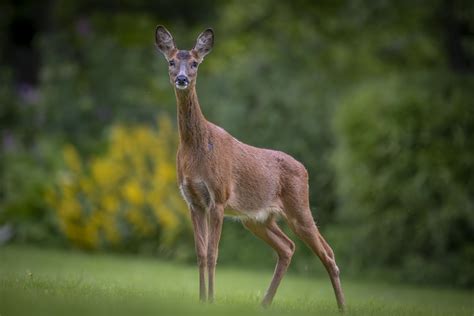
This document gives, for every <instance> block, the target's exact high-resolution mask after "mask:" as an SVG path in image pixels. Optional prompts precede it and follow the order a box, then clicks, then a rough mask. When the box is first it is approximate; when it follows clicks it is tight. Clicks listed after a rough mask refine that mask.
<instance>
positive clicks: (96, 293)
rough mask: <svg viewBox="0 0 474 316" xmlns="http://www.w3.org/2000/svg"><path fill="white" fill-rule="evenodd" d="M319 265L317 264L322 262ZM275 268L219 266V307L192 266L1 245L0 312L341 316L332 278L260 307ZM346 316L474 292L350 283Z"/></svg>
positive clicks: (440, 311) (430, 308) (448, 308)
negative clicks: (203, 292) (203, 300)
mask: <svg viewBox="0 0 474 316" xmlns="http://www.w3.org/2000/svg"><path fill="white" fill-rule="evenodd" d="M315 264H316V263H315ZM271 273H272V271H270V270H269V271H265V272H256V271H251V270H248V269H235V268H227V267H218V269H217V281H216V282H217V284H216V290H217V297H216V303H215V304H213V305H207V304H200V303H198V302H197V294H198V293H197V288H198V286H197V271H196V268H195V267H193V266H186V265H180V264H175V263H169V262H162V261H159V260H154V259H151V258H142V257H131V256H125V257H124V256H115V255H102V254H101V255H90V254H84V253H81V252H74V251H60V250H49V249H48V250H42V249H37V248H31V247H20V246H8V247H3V248H0V315H1V316H10V315H38V314H40V315H41V314H44V315H55V314H58V315H72V314H78V315H86V314H89V315H90V314H97V315H112V314H114V315H118V314H127V315H148V314H149V315H206V316H212V315H246V316H251V315H271V316H275V315H338V312H337V308H336V303H335V299H334V296H333V293H332V289H331V287H330V283H329V280H328V279H327V278H314V277H302V276H295V275H291V274H290V275H287V276H286V278H285V279H284V280H283V282H282V284H281V286H280V289H279V291H278V293H277V296H276V298H275V301H274V305H273V306H272V307H271V308H269V309H266V310H264V309H262V308H260V307H259V301H260V299H261V297H262V295H263V292H264V290H265V288H266V286H267V285H268V282H269V280H270V278H271ZM343 287H344V290H345V294H346V300H347V303H348V313H347V315H469V316H472V315H473V314H474V305H473V298H474V297H473V292H467V291H459V290H452V289H439V288H438V289H431V288H421V287H414V286H403V285H391V284H387V283H374V282H361V281H354V280H346V279H344V278H343Z"/></svg>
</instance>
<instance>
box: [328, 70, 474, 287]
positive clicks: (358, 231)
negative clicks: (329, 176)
mask: <svg viewBox="0 0 474 316" xmlns="http://www.w3.org/2000/svg"><path fill="white" fill-rule="evenodd" d="M441 78H442V79H441ZM473 83H474V80H473V78H472V77H467V76H465V77H462V78H452V77H449V76H447V75H446V74H439V73H431V74H429V75H427V76H421V75H417V76H405V77H395V78H392V79H387V80H380V81H378V82H376V83H374V82H371V83H370V84H367V85H365V86H362V87H361V88H359V89H357V90H356V92H355V93H354V94H353V95H352V96H351V97H350V98H348V100H347V102H345V105H344V106H342V107H341V108H340V109H339V110H338V111H337V113H336V116H335V127H336V137H337V141H338V142H337V148H336V151H335V154H334V159H335V166H336V171H337V180H338V193H339V197H340V203H341V208H340V211H339V217H340V219H341V223H342V224H344V225H345V227H346V229H347V230H349V231H350V234H351V236H352V238H351V239H350V240H346V243H345V245H346V247H347V248H346V255H347V256H348V257H350V258H353V261H356V262H357V263H358V264H359V266H364V267H366V268H371V267H372V268H373V267H395V268H397V269H401V271H402V273H403V274H402V278H403V279H411V280H416V281H419V280H427V281H439V282H445V283H451V284H456V285H464V286H469V285H470V286H472V285H474V273H473V270H472V262H474V245H473V244H472V232H473V231H474V198H473V197H474V138H473V137H472V135H474V111H473V104H472V100H473V99H474V92H473V90H472V84H473ZM469 236H471V237H469Z"/></svg>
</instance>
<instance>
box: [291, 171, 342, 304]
mask: <svg viewBox="0 0 474 316" xmlns="http://www.w3.org/2000/svg"><path fill="white" fill-rule="evenodd" d="M303 180H304V181H303ZM289 181H292V182H290V183H288V184H287V186H286V191H285V193H286V194H285V195H284V197H283V204H284V210H285V215H286V219H287V221H288V225H289V226H290V228H291V230H292V231H293V232H294V233H295V234H296V235H297V236H298V237H299V238H300V239H301V240H302V241H303V242H304V243H305V244H306V245H307V246H308V247H309V248H310V249H311V250H312V251H313V252H314V253H315V254H316V255H317V256H318V257H319V259H320V260H321V262H322V263H323V265H324V267H325V268H326V271H327V272H328V274H329V278H330V280H331V283H332V287H333V289H334V294H335V296H336V301H337V305H338V307H339V309H340V310H341V311H343V310H344V309H345V300H344V293H343V291H342V287H341V280H340V278H339V268H338V266H337V265H336V260H335V257H334V252H333V250H332V249H331V247H330V246H329V244H328V243H327V242H326V240H324V238H323V236H322V235H321V233H320V232H319V230H318V228H317V226H316V224H315V222H314V219H313V215H312V214H311V210H310V208H309V199H308V184H307V178H306V179H304V178H302V177H301V178H293V179H289Z"/></svg>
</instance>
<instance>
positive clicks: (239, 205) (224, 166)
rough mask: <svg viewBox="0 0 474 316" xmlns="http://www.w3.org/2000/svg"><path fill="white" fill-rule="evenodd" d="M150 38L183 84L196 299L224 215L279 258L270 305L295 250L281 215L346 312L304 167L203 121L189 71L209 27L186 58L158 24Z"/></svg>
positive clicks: (183, 150) (182, 131)
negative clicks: (311, 253)
mask: <svg viewBox="0 0 474 316" xmlns="http://www.w3.org/2000/svg"><path fill="white" fill-rule="evenodd" d="M156 39H157V46H158V48H159V49H160V50H161V51H162V52H163V54H164V55H165V57H166V58H167V60H168V61H171V63H170V68H169V75H170V80H171V83H172V84H173V85H175V83H176V77H177V76H178V75H180V74H181V75H185V76H186V78H187V79H188V81H189V84H188V85H187V86H186V87H185V88H179V87H178V83H176V87H175V94H176V100H177V112H178V126H179V139H180V144H179V149H178V153H177V170H178V182H179V186H180V189H181V192H182V194H183V197H184V198H185V200H186V202H187V203H188V206H189V209H190V213H191V218H192V222H193V227H194V235H195V246H196V253H197V259H198V266H199V280H200V282H199V284H200V298H201V300H206V298H207V299H208V300H209V301H212V300H213V299H214V273H215V266H216V261H217V256H218V245H219V240H220V235H221V230H222V222H223V217H224V213H226V214H230V215H234V216H239V217H240V218H241V219H242V221H243V224H244V226H245V227H246V228H247V229H248V230H250V231H251V232H252V233H253V234H254V235H256V236H257V237H259V238H261V239H262V240H263V241H265V242H266V243H267V244H268V245H269V246H271V247H272V248H273V249H274V250H275V251H276V253H277V254H278V261H277V266H276V268H275V272H274V275H273V278H272V282H271V283H270V286H269V288H268V290H267V292H266V295H265V297H264V299H263V302H262V303H263V304H264V305H268V304H270V303H271V302H272V300H273V297H274V295H275V293H276V291H277V288H278V285H279V283H280V281H281V279H282V278H283V275H284V274H285V272H286V270H287V268H288V265H289V264H290V261H291V257H292V255H293V253H294V250H295V245H294V243H293V242H292V241H291V240H290V239H289V238H288V237H287V236H286V235H285V234H284V233H283V231H282V230H281V229H280V228H279V227H278V225H277V222H276V220H277V218H278V217H280V216H281V217H283V218H285V219H286V221H287V222H288V225H289V226H290V228H291V229H292V230H293V231H294V232H295V234H296V235H297V236H298V237H300V238H301V239H302V240H303V241H304V242H305V243H306V244H307V245H308V246H309V247H310V248H311V249H312V250H313V251H314V252H315V254H316V255H318V257H319V258H320V259H321V261H322V263H323V264H324V266H325V268H326V269H327V271H328V273H329V277H330V279H331V282H332V285H333V288H334V291H335V295H336V299H337V303H338V306H339V308H340V309H341V310H342V309H344V295H343V292H342V288H341V284H340V279H339V269H338V267H337V265H336V262H335V260H334V254H333V251H332V249H331V248H330V247H329V245H328V244H327V242H326V241H325V240H324V239H323V237H322V236H321V234H320V233H319V231H318V229H317V227H316V225H315V223H314V220H313V217H312V214H311V211H310V207H309V200H308V174H307V171H306V169H305V168H304V166H303V165H302V164H301V163H300V162H298V161H296V160H295V159H294V158H292V157H291V156H289V155H287V154H285V153H283V152H280V151H275V150H269V149H261V148H256V147H253V146H250V145H247V144H244V143H242V142H240V141H238V140H237V139H235V138H234V137H232V136H231V135H230V134H228V133H227V132H226V131H225V130H223V129H222V128H220V127H218V126H216V125H214V124H213V123H211V122H209V121H207V120H206V119H205V117H204V116H203V114H202V112H201V109H200V106H199V102H198V98H197V95H196V88H195V84H196V76H197V67H195V66H196V63H200V62H202V60H203V58H204V56H205V55H206V54H207V53H209V52H210V50H211V48H212V45H213V42H214V34H213V32H212V30H210V29H208V30H206V31H204V32H203V33H202V34H201V35H200V36H199V37H198V40H197V42H196V46H195V47H194V48H193V49H192V50H191V51H189V53H188V54H185V53H184V52H183V51H179V50H177V49H176V47H175V45H174V40H173V38H172V36H171V34H170V33H169V32H168V31H167V30H166V29H165V28H164V27H162V26H158V27H157V30H156ZM193 63H194V65H193ZM206 271H207V273H208V292H207V293H206V284H205V273H206Z"/></svg>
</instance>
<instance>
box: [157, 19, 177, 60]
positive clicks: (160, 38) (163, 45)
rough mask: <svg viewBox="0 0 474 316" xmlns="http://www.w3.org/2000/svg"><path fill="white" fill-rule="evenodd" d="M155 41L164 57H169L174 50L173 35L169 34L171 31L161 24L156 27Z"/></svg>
mask: <svg viewBox="0 0 474 316" xmlns="http://www.w3.org/2000/svg"><path fill="white" fill-rule="evenodd" d="M155 42H156V46H157V47H158V49H159V50H160V51H161V52H162V53H163V55H165V57H166V58H169V57H170V56H171V55H172V53H173V52H174V51H175V50H176V44H175V43H174V39H173V36H171V33H170V32H169V31H168V30H167V29H166V28H165V27H164V26H162V25H158V26H157V27H156V31H155Z"/></svg>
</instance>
